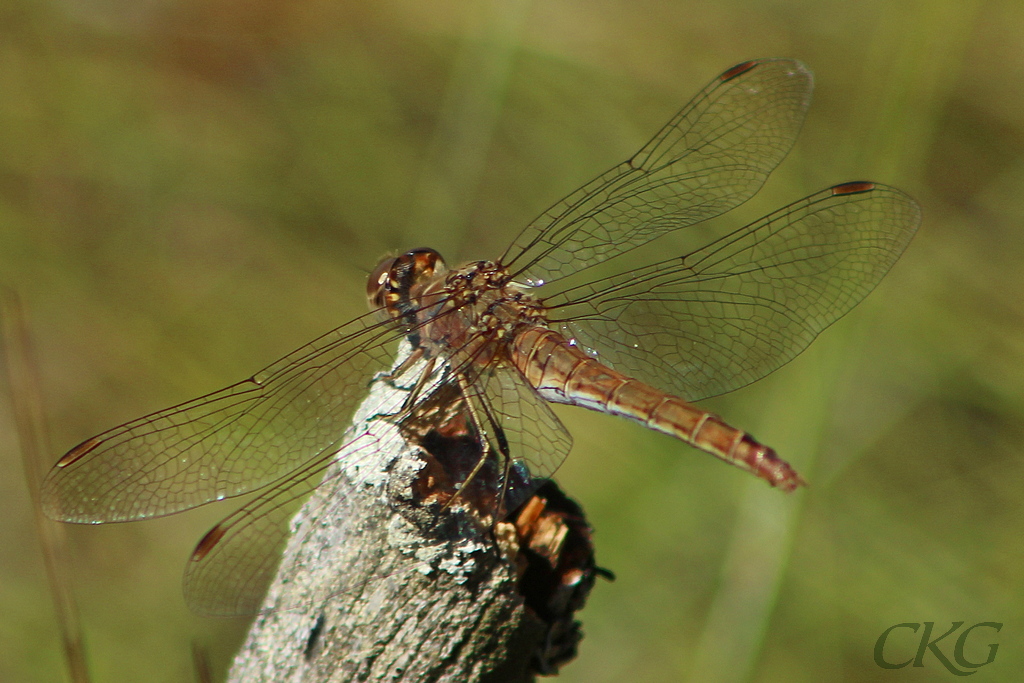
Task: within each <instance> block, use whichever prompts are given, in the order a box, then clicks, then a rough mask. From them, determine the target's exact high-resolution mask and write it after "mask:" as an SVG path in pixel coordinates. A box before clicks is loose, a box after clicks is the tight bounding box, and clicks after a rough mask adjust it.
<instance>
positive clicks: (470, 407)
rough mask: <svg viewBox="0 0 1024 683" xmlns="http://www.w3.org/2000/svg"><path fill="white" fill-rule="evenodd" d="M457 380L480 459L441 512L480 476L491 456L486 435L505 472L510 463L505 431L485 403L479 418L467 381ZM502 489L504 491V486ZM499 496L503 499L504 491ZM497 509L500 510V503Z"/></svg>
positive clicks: (460, 378)
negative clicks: (496, 447)
mask: <svg viewBox="0 0 1024 683" xmlns="http://www.w3.org/2000/svg"><path fill="white" fill-rule="evenodd" d="M458 379H459V387H460V388H461V389H462V395H463V396H465V397H466V412H468V413H469V419H470V420H471V421H472V422H473V427H474V428H475V430H476V433H477V434H478V435H479V437H480V457H479V459H477V461H476V464H475V465H474V466H473V469H472V470H470V472H469V474H467V475H466V478H465V479H464V480H463V481H462V483H461V484H459V488H458V489H457V490H456V491H455V494H454V495H452V497H451V498H449V499H448V502H447V503H445V504H444V507H442V508H441V512H444V511H445V510H447V509H448V508H449V507H451V505H452V503H454V502H455V501H456V500H458V499H459V498H460V497H461V496H462V494H463V493H464V492H465V490H466V489H467V488H468V487H469V485H470V484H471V483H472V482H473V480H474V479H476V477H477V475H478V474H480V470H481V469H483V466H484V463H485V462H487V459H488V458H489V457H490V456H491V453H492V449H493V446H492V445H491V440H490V439H489V438H487V434H493V435H494V438H495V440H496V441H497V446H498V450H499V451H500V452H501V456H502V458H503V459H504V460H505V464H506V466H505V469H506V472H507V471H508V464H509V463H510V462H511V457H510V452H509V447H508V439H507V438H506V437H505V430H504V429H502V427H501V425H500V424H498V422H497V420H495V419H494V416H493V415H492V414H491V411H490V410H489V409H488V407H487V403H486V402H485V401H481V402H480V408H482V410H483V412H484V415H483V416H481V415H480V414H479V412H478V409H477V406H476V405H474V403H473V401H471V400H469V383H468V380H467V379H466V378H465V376H464V375H461V374H460V375H459V376H458ZM483 417H486V419H487V423H488V424H489V425H490V426H491V428H490V429H484V424H483V419H482V418H483ZM502 489H504V486H503V487H502ZM501 495H502V498H503V497H504V490H503V491H502V494H501ZM498 509H500V503H499V508H498ZM496 512H497V510H496Z"/></svg>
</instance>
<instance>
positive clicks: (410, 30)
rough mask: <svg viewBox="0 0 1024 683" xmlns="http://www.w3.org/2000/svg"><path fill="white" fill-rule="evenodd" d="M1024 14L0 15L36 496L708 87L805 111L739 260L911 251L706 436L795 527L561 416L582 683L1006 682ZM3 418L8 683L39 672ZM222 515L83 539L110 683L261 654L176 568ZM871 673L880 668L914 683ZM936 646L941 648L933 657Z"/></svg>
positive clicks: (975, 10) (297, 5)
mask: <svg viewBox="0 0 1024 683" xmlns="http://www.w3.org/2000/svg"><path fill="white" fill-rule="evenodd" d="M1022 35H1024V4H1022V3H1021V2H1019V0H1001V1H1000V0H992V1H987V2H982V1H972V0H966V1H965V0H918V1H913V0H868V1H867V2H858V3H850V2H840V1H838V0H825V1H821V0H815V1H813V2H812V1H810V0H805V1H800V0H774V1H772V2H750V1H743V0H721V1H719V2H704V3H702V2H687V1H675V2H670V1H658V0H633V1H631V2H582V1H581V0H575V1H573V0H559V1H556V2H534V3H529V2H526V1H525V0H512V1H509V2H502V1H500V0H493V1H492V2H489V3H486V2H484V3H469V2H458V1H455V0H452V1H448V2H431V3H420V2H415V1H413V0H404V1H403V0H393V1H391V2H364V3H344V2H338V1H334V2H328V1H325V0H291V1H288V2H285V1H284V0H131V1H128V0H42V1H40V0H7V1H6V2H4V3H3V4H2V5H0V282H2V283H5V284H8V285H11V286H13V287H16V288H17V290H18V291H19V292H20V294H21V295H22V297H23V298H24V300H25V302H26V305H27V306H28V309H29V314H30V316H31V321H32V324H33V334H34V339H35V344H36V348H35V351H36V354H37V356H38V358H39V362H40V365H41V368H42V372H43V393H44V397H45V408H46V411H47V415H48V418H49V424H50V435H51V442H52V445H53V453H52V459H53V460H55V459H56V458H57V457H58V456H59V455H60V454H61V453H62V452H63V451H65V450H67V449H68V448H69V447H71V446H73V445H74V444H76V443H78V442H79V441H81V440H82V439H84V438H86V437H88V436H91V435H93V434H95V433H97V432H99V431H101V430H103V429H106V428H108V427H110V426H112V425H115V424H117V423H119V422H122V421H125V420H127V419H130V418H133V417H137V416H139V415H141V414H144V413H147V412H150V411H152V410H155V409H159V408H163V407H165V406H168V405H171V404H173V403H177V402H180V401H182V400H185V399H189V398H192V397H194V396H197V395H199V394H202V393H206V392H208V391H211V390H214V389H217V388H220V387H221V386H223V385H225V384H228V383H231V382H234V381H237V380H239V379H242V378H244V377H247V376H249V375H250V374H251V373H253V372H254V371H256V370H258V369H259V368H262V367H263V366H264V365H266V364H268V363H269V362H271V361H273V360H275V359H276V358H278V357H279V356H281V355H283V354H284V353H286V352H288V351H290V350H292V349H293V348H295V347H297V346H299V345H301V344H302V343H304V342H306V341H308V340H309V339H312V338H313V337H315V336H318V335H319V334H321V333H323V332H325V331H327V330H328V329H330V328H332V327H334V326H336V325H338V324H340V323H341V322H344V321H345V320H347V319H349V318H350V317H352V316H354V315H356V314H358V313H361V312H362V311H363V310H364V306H365V304H364V296H363V292H364V289H363V287H364V285H363V280H364V278H365V275H366V273H367V272H368V271H369V270H370V269H371V268H372V267H373V266H374V265H375V264H376V263H377V260H378V258H379V257H380V256H382V255H383V254H384V253H385V252H387V251H389V250H397V249H408V248H412V247H419V246H433V247H435V248H437V249H439V250H440V251H442V253H444V254H446V255H447V256H448V258H449V260H450V261H456V262H457V261H461V260H465V259H469V258H486V257H493V256H495V255H497V254H498V253H500V251H501V249H502V248H503V246H504V245H505V244H507V243H508V241H509V240H511V239H512V237H514V235H515V234H516V233H517V231H518V230H519V229H520V228H521V227H522V226H523V225H524V224H525V223H526V222H527V221H529V220H530V219H531V218H532V217H533V216H534V215H536V214H537V213H539V212H540V211H541V210H543V209H545V208H546V207H547V206H548V205H550V204H551V203H552V202H554V201H556V200H558V199H560V198H561V197H562V196H563V195H565V194H567V193H568V192H569V191H571V190H573V189H575V188H576V187H577V186H579V185H580V184H582V183H583V182H584V181H586V180H589V179H590V178H591V177H592V176H594V175H596V174H597V173H598V172H600V171H603V170H605V169H606V168H607V167H609V166H611V165H613V164H614V163H617V162H619V161H621V160H622V159H624V158H626V157H627V156H629V155H630V154H631V153H632V152H633V151H635V150H636V149H637V148H638V147H639V146H640V144H642V143H643V142H644V141H645V140H646V139H647V138H648V137H649V136H650V135H651V134H652V133H653V132H654V131H655V130H657V129H658V128H659V127H660V126H661V125H662V124H663V123H664V122H665V121H667V120H668V119H669V117H670V116H671V115H672V114H673V113H674V112H675V111H676V110H677V109H678V108H679V107H680V106H681V105H682V104H683V103H684V102H686V101H687V100H688V99H689V98H690V97H691V96H692V95H693V94H694V93H695V92H696V91H697V90H698V89H699V88H700V87H702V86H703V85H704V84H705V83H706V82H707V81H709V80H710V79H711V78H712V77H714V76H715V75H717V74H718V73H719V72H720V71H722V70H723V69H725V68H726V67H728V66H731V65H732V64H734V63H736V62H740V61H743V60H745V59H749V58H753V57H765V56H779V57H783V56H784V57H795V58H798V59H801V60H803V61H805V62H806V63H807V64H808V65H809V66H810V67H811V69H812V70H813V71H814V73H815V77H816V82H817V88H816V96H815V102H814V105H813V106H812V108H811V111H810V116H809V118H808V121H807V124H806V126H805V129H804V132H803V134H802V136H801V139H800V141H799V143H798V144H797V147H796V149H795V150H794V152H793V153H792V154H791V155H790V156H789V158H788V159H787V160H786V161H785V162H784V163H783V165H782V167H781V168H780V169H779V171H778V172H776V173H775V174H774V176H773V177H772V179H771V180H770V181H769V183H768V185H767V186H766V187H765V189H764V190H763V191H762V192H761V193H760V195H759V196H758V197H756V198H755V199H754V200H752V201H751V202H749V203H748V204H747V205H745V206H744V207H741V208H740V209H738V210H737V211H735V212H734V213H733V214H732V215H730V216H728V217H727V221H728V222H729V224H732V225H737V224H739V222H740V221H743V220H749V219H752V218H754V217H757V216H759V215H761V214H764V213H767V212H768V211H770V210H772V209H773V208H776V207H778V206H780V205H782V204H783V203H785V202H788V201H791V200H793V199H796V198H798V197H801V196H803V195H804V194H807V193H809V192H811V191H814V190H817V189H819V188H822V187H825V186H827V185H830V184H833V183H837V182H840V181H844V180H856V179H864V178H869V179H873V180H878V181H881V182H886V183H890V184H894V185H897V186H899V187H901V188H903V189H905V190H907V191H908V192H910V193H911V194H912V195H914V196H915V197H916V198H917V199H918V201H919V202H920V203H921V204H922V206H923V208H924V223H923V225H922V228H921V231H920V232H919V234H918V236H917V238H916V239H915V241H914V242H913V243H912V244H911V246H910V249H909V250H908V252H907V254H906V256H905V257H904V258H903V259H902V260H901V261H900V262H899V263H897V265H896V267H895V268H894V270H893V272H892V274H891V275H890V276H889V277H888V278H887V279H886V281H885V282H884V283H883V284H882V286H881V287H879V289H878V290H876V292H875V293H874V294H873V295H872V296H870V297H869V298H868V300H867V301H866V303H865V304H863V305H861V306H860V307H858V308H857V309H856V310H855V312H854V313H852V314H851V315H849V316H848V317H846V318H845V319H843V320H842V321H841V322H840V323H838V324H837V325H836V326H834V327H833V328H832V329H830V330H829V331H827V332H826V333H825V334H824V335H823V336H822V337H821V338H820V339H819V340H818V341H817V342H816V343H815V344H814V345H813V346H812V347H811V350H809V351H808V352H807V353H805V354H804V355H803V356H801V357H800V358H799V359H797V360H796V361H794V362H793V363H791V364H790V365H789V366H787V367H785V368H783V369H782V370H781V371H779V372H777V373H776V374H774V375H772V376H771V377H770V378H768V379H766V380H764V381H762V382H759V383H758V384H756V385H753V386H751V387H749V388H746V389H743V390H741V391H738V392H735V393H734V394H732V395H729V396H725V397H721V398H719V399H716V400H714V401H710V402H708V405H709V406H711V407H712V408H713V409H715V410H716V411H718V412H719V413H721V414H722V415H724V416H726V418H727V419H728V420H729V421H730V422H731V423H732V424H734V425H737V426H739V427H741V428H744V429H747V430H749V431H751V432H753V433H754V434H756V435H757V436H758V438H759V439H761V440H762V441H764V442H765V443H768V444H770V445H772V446H774V447H775V448H776V449H777V450H778V451H779V452H780V453H781V454H782V455H783V456H784V457H786V458H787V459H788V460H790V462H792V463H794V464H795V465H796V466H797V467H798V468H799V469H800V470H801V472H802V473H803V474H804V475H805V476H806V477H807V478H808V480H809V481H810V482H811V486H810V488H809V489H807V490H806V491H804V492H801V493H799V494H797V495H795V496H785V495H783V494H781V493H778V492H776V491H773V490H770V489H769V488H768V487H767V486H765V485H764V484H763V483H762V482H760V481H756V480H754V479H753V478H752V477H749V476H748V475H745V474H743V473H741V472H739V471H738V470H736V469H734V468H730V467H727V466H724V465H722V464H721V463H719V462H717V461H715V460H714V459H713V458H710V457H707V456H704V455H701V454H698V453H697V452H696V451H693V450H691V449H688V448H686V447H684V446H681V445H679V444H678V443H676V442H673V441H672V440H670V439H668V438H665V437H660V436H657V435H654V434H650V433H647V432H645V431H644V430H643V429H641V428H639V427H637V426H634V425H631V424H628V423H626V422H624V421H621V420H615V419H612V418H608V417H605V416H601V415H596V414H590V413H588V412H586V411H582V410H563V411H560V415H562V416H563V417H564V419H565V421H566V423H567V424H568V426H569V428H570V430H571V431H572V432H573V433H574V435H575V437H576V446H575V449H574V452H573V454H572V455H571V456H570V458H569V460H568V461H567V463H566V464H565V465H564V466H563V468H562V469H561V471H560V472H559V475H558V479H559V481H560V483H561V484H562V486H563V487H564V488H565V489H566V490H567V492H568V493H570V494H571V495H573V496H575V497H576V498H577V499H578V500H579V501H581V502H582V504H583V505H584V506H585V507H586V508H587V510H588V513H589V516H590V520H591V522H592V524H593V525H594V526H595V528H596V542H597V544H598V559H599V562H600V563H601V564H602V565H603V566H606V567H608V568H610V569H612V570H614V571H615V573H616V574H617V576H618V579H617V580H616V581H615V582H614V583H611V584H608V583H604V582H602V583H599V584H598V585H597V587H596V588H595V590H594V592H593V594H592V597H591V601H590V603H589V604H588V606H587V608H586V609H585V610H584V611H583V612H582V619H583V622H584V629H585V631H586V638H585V640H584V641H583V643H582V646H581V651H580V656H579V658H578V659H577V660H576V661H575V662H573V663H571V664H569V665H568V666H567V667H566V668H565V670H564V674H563V676H562V679H563V680H566V681H588V682H589V681H624V680H630V681H757V682H767V681H824V680H828V681H876V680H899V681H931V680H949V678H950V676H951V674H950V673H949V672H947V671H946V670H945V669H944V668H943V666H942V665H941V664H940V662H939V661H938V660H937V659H936V658H935V657H934V656H932V655H929V656H928V657H926V658H925V660H924V666H922V667H907V668H904V669H900V670H898V671H883V670H881V669H879V668H878V667H877V666H876V665H875V664H874V662H873V660H872V650H873V647H874V644H875V640H876V639H877V638H878V636H879V635H880V634H881V633H882V631H883V630H885V629H886V628H888V627H889V626H892V625H894V624H897V623H900V622H935V629H936V635H938V634H939V633H941V632H944V631H945V629H946V628H948V626H949V624H950V622H953V621H965V622H966V625H970V624H973V623H976V622H981V621H995V622H1002V623H1004V626H1003V629H1002V631H1001V633H999V634H998V635H996V636H995V637H994V638H993V637H992V635H993V634H992V632H991V631H987V632H977V635H978V637H977V638H976V639H972V641H971V645H970V647H969V648H968V651H967V655H968V659H973V660H974V661H982V660H984V658H985V656H986V655H987V647H986V644H987V643H989V642H999V643H1000V649H999V651H998V654H997V657H996V659H995V661H994V662H993V663H992V664H991V665H988V666H986V667H984V668H982V669H980V670H979V672H978V673H977V675H976V676H975V677H974V678H972V679H971V680H973V681H1018V680H1020V675H1021V674H1020V671H1022V670H1024V649H1022V647H1021V643H1022V636H1024V601H1022V588H1024V561H1022V560H1024V557H1022V555H1024V505H1022V504H1021V492H1022V491H1024V447H1022V445H1021V444H1022V438H1024V391H1022V387H1024V266H1022V263H1024V225H1022V219H1024V154H1022V150H1024V115H1022V114H1024V50H1022V49H1021V36H1022ZM21 471H22V470H21V464H20V462H19V456H18V451H17V445H16V440H15V438H14V429H13V421H12V418H11V406H10V403H9V398H8V394H7V392H6V391H4V392H0V520H2V521H0V681H26V682H31V681H57V680H61V679H62V676H63V675H64V674H63V671H62V667H63V664H62V659H61V650H60V648H59V644H58V639H57V631H56V627H55V623H54V616H53V611H52V607H51V604H50V599H49V595H48V592H47V587H46V585H45V582H44V581H43V578H42V563H41V560H40V556H39V550H38V543H37V539H36V536H35V532H34V530H33V524H32V518H31V508H30V505H29V501H28V495H27V493H26V489H25V484H24V481H23V478H22V475H21ZM231 509H233V506H232V505H231V504H230V503H228V504H226V505H222V506H213V508H211V509H203V510H200V511H196V512H193V513H188V514H183V515H177V516H173V517H170V518H167V519H163V520H158V521H153V522H145V523H134V524H126V525H112V526H101V527H90V528H77V527H76V528H71V529H70V530H69V531H70V532H71V533H70V536H71V544H72V563H71V564H72V567H71V568H72V572H73V574H74V578H75V587H76V590H77V595H78V597H79V600H80V603H81V611H82V618H83V622H84V628H85V630H86V638H87V645H88V654H89V661H90V664H91V667H92V671H93V675H94V678H95V680H96V681H101V682H105V681H190V680H192V677H193V673H192V663H191V656H190V647H191V643H192V642H193V641H197V642H199V643H200V644H202V645H203V646H204V647H207V648H208V649H209V651H210V653H211V657H212V659H213V661H214V665H215V668H216V669H217V671H218V672H219V673H218V675H222V674H223V671H224V669H225V668H226V666H227V664H228V662H229V659H230V656H231V653H232V651H233V649H234V648H235V647H237V645H238V643H239V642H240V639H241V637H242V635H243V632H244V627H245V624H244V623H238V622H236V621H231V620H203V619H199V618H197V617H193V616H191V615H190V614H189V613H188V612H187V610H186V608H185V607H184V604H183V602H182V599H181V594H180V580H181V571H182V568H183V566H184V562H185V559H186V557H187V555H188V553H189V552H190V550H191V548H192V546H193V544H194V543H195V542H196V540H197V539H198V538H199V537H200V536H201V535H202V533H203V532H204V531H205V530H206V529H207V528H208V527H209V526H210V525H211V524H212V523H213V521H215V520H216V519H218V518H219V517H221V516H223V515H225V514H227V513H228V512H229V511H230V510H231ZM901 633H902V635H899V636H898V637H897V635H896V634H894V637H893V640H892V641H890V660H891V661H902V660H905V659H908V658H910V657H912V656H913V655H914V653H915V652H916V648H917V641H916V639H915V637H914V636H912V635H907V634H908V633H909V631H903V632H901ZM957 635H958V634H954V635H953V636H952V637H950V638H948V639H947V640H946V641H944V642H943V650H944V651H945V653H946V655H947V656H952V641H953V640H954V639H955V638H956V636H957Z"/></svg>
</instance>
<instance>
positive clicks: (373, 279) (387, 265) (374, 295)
mask: <svg viewBox="0 0 1024 683" xmlns="http://www.w3.org/2000/svg"><path fill="white" fill-rule="evenodd" d="M395 261H396V259H394V258H386V259H384V260H383V261H381V262H380V263H379V264H378V265H377V267H376V268H374V269H373V272H372V273H370V278H369V279H368V280H367V281H366V299H367V301H369V302H370V308H371V309H375V308H382V307H383V306H384V293H385V292H386V291H387V287H388V279H389V278H390V277H391V267H392V266H394V265H395Z"/></svg>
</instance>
